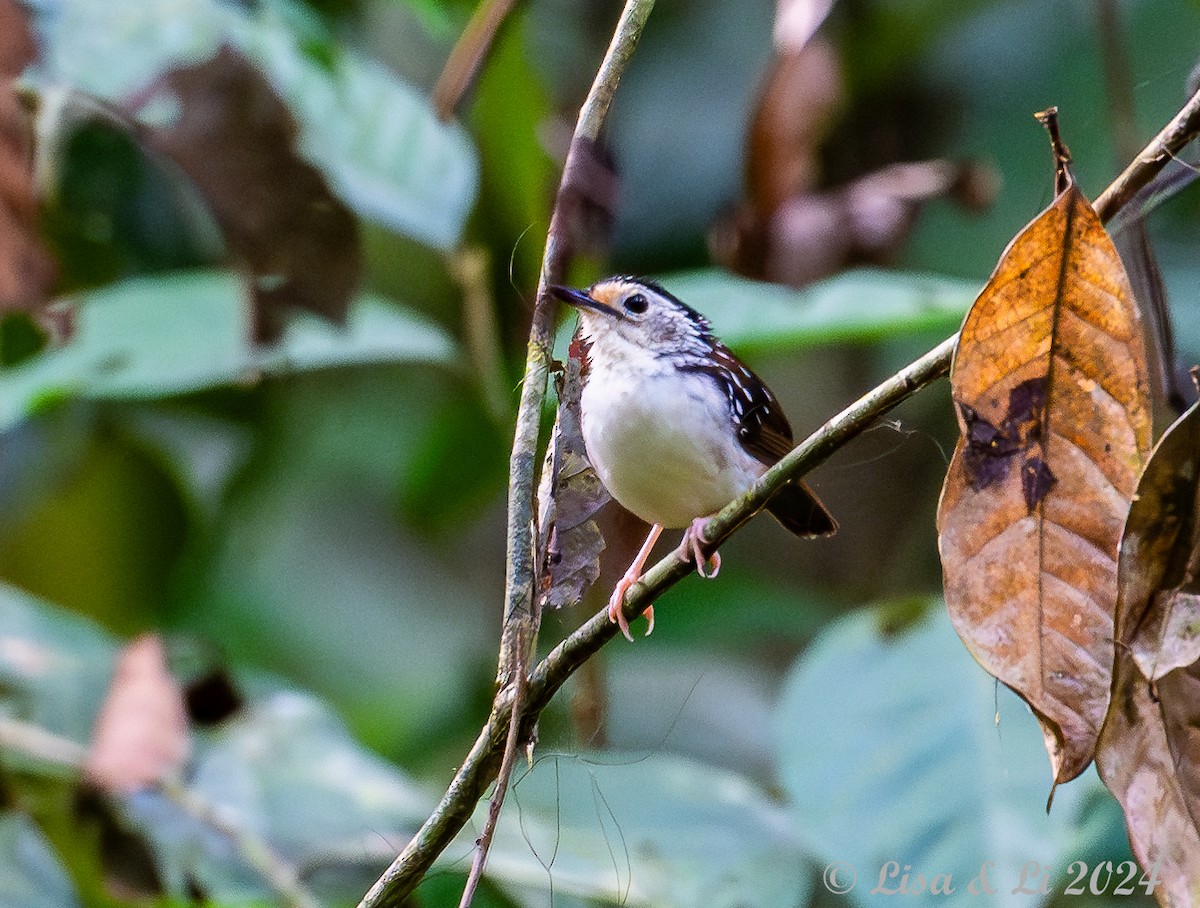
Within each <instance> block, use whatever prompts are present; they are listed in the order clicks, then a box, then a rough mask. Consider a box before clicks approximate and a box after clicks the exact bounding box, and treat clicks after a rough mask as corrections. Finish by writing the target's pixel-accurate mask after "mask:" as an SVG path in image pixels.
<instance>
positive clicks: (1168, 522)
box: [1117, 405, 1200, 681]
mask: <svg viewBox="0 0 1200 908" xmlns="http://www.w3.org/2000/svg"><path fill="white" fill-rule="evenodd" d="M1198 477H1200V406H1197V405H1193V406H1192V407H1191V409H1189V410H1188V411H1187V412H1186V413H1185V414H1184V415H1183V416H1181V417H1180V418H1179V419H1178V420H1176V421H1175V423H1174V424H1173V425H1172V426H1171V427H1170V428H1169V429H1168V430H1167V431H1166V432H1165V433H1164V434H1163V437H1162V439H1161V440H1160V441H1159V443H1158V445H1157V447H1155V449H1154V453H1153V454H1152V455H1151V457H1150V460H1149V462H1148V463H1147V464H1146V469H1145V470H1144V471H1143V472H1142V477H1141V479H1140V480H1139V482H1138V488H1137V495H1136V497H1135V499H1134V502H1133V505H1132V507H1131V508H1130V509H1129V518H1128V519H1127V520H1126V521H1125V531H1124V535H1123V537H1122V539H1121V565H1120V603H1119V607H1118V610H1117V640H1118V641H1119V642H1120V644H1121V645H1122V646H1125V647H1128V648H1129V650H1130V652H1131V653H1132V656H1133V659H1134V662H1135V663H1136V664H1137V666H1138V668H1139V669H1140V670H1141V672H1142V674H1143V675H1144V676H1145V677H1146V679H1147V680H1149V681H1157V680H1158V679H1159V678H1161V677H1163V676H1164V675H1166V674H1167V673H1168V672H1170V671H1172V670H1173V669H1176V668H1185V667H1187V666H1189V665H1191V664H1192V663H1193V662H1195V661H1196V660H1197V659H1200V577H1198V576H1197V574H1198V573H1200V539H1198V538H1197V531H1198V529H1200V526H1198V525H1197V513H1196V509H1197V507H1198V506H1200V501H1198V500H1197V494H1196V491H1197V481H1198Z"/></svg>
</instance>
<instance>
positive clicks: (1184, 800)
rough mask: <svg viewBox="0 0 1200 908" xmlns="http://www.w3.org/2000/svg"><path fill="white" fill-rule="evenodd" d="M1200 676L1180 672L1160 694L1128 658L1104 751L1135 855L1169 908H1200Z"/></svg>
mask: <svg viewBox="0 0 1200 908" xmlns="http://www.w3.org/2000/svg"><path fill="white" fill-rule="evenodd" d="M1197 727H1200V672H1198V670H1197V666H1192V667H1191V668H1188V669H1177V670H1175V671H1173V672H1171V673H1170V674H1168V675H1167V676H1166V677H1165V678H1163V679H1162V681H1160V682H1159V684H1158V685H1157V691H1156V690H1155V689H1154V687H1153V686H1152V685H1151V684H1150V682H1149V681H1147V680H1146V679H1145V678H1144V677H1143V676H1142V674H1141V672H1140V671H1139V670H1138V668H1137V666H1136V665H1135V664H1134V662H1133V659H1132V658H1131V657H1130V656H1129V655H1128V654H1126V653H1124V652H1122V653H1120V655H1119V658H1118V660H1117V667H1116V684H1115V685H1114V688H1113V701H1112V709H1111V711H1110V712H1109V716H1108V721H1107V722H1106V723H1105V725H1104V731H1103V733H1102V734H1101V736H1100V743H1099V747H1098V748H1097V750H1096V767H1097V768H1098V769H1099V770H1100V778H1102V779H1103V780H1104V784H1105V785H1107V786H1108V789H1109V790H1110V791H1111V792H1112V793H1113V794H1114V795H1115V796H1116V798H1117V800H1118V801H1120V803H1121V807H1122V808H1123V809H1124V811H1125V824H1126V827H1127V828H1128V830H1129V842H1130V845H1131V846H1132V848H1133V854H1134V856H1135V857H1136V858H1137V859H1138V863H1139V864H1141V865H1142V868H1143V869H1144V870H1145V871H1146V872H1147V873H1149V874H1152V875H1153V876H1154V877H1157V881H1158V882H1157V886H1156V888H1155V890H1154V896H1155V897H1156V898H1157V899H1158V901H1159V904H1161V905H1164V906H1181V905H1196V904H1200V825H1198V824H1197V819H1196V818H1197V816H1200V779H1198V778H1197V772H1198V770H1200V737H1198V732H1197Z"/></svg>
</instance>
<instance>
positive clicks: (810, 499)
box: [767, 480, 837, 536]
mask: <svg viewBox="0 0 1200 908" xmlns="http://www.w3.org/2000/svg"><path fill="white" fill-rule="evenodd" d="M767 510H768V511H770V512H771V516H772V517H774V518H775V519H776V520H778V521H779V522H780V523H781V524H783V527H784V529H787V530H791V531H792V532H793V533H795V534H796V535H797V536H832V535H833V534H834V533H836V532H837V521H836V520H834V519H833V515H832V514H830V513H829V510H828V509H827V508H826V507H825V505H824V504H822V503H821V499H819V498H818V497H817V496H816V493H815V492H813V490H812V489H810V488H809V487H808V486H807V485H805V484H804V483H803V482H801V481H799V480H796V481H794V482H789V483H788V484H787V485H785V486H784V487H783V488H782V489H780V490H779V491H778V492H776V493H775V495H774V496H773V497H772V498H771V500H770V501H769V502H767Z"/></svg>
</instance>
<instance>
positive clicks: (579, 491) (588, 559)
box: [538, 336, 610, 608]
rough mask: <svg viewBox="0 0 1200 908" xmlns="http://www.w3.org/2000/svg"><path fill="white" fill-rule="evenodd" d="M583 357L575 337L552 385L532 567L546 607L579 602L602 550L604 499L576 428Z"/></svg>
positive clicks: (580, 343)
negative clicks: (554, 394)
mask: <svg viewBox="0 0 1200 908" xmlns="http://www.w3.org/2000/svg"><path fill="white" fill-rule="evenodd" d="M586 357H587V353H586V348H585V345H584V343H583V341H582V340H581V339H580V338H579V337H578V336H576V337H575V338H574V339H573V340H572V342H571V355H570V356H569V357H568V358H567V364H566V369H565V374H564V375H563V376H562V379H561V380H560V382H559V385H558V398H559V404H558V417H557V419H556V420H555V423H554V432H553V434H552V436H551V438H550V445H549V447H548V448H547V450H546V463H545V466H544V467H543V468H542V481H541V484H540V485H539V487H538V528H539V532H538V564H539V565H540V578H541V597H542V598H541V601H542V605H543V606H544V607H546V608H562V607H563V606H565V605H573V604H574V603H576V602H579V601H580V600H582V598H583V595H584V593H586V592H587V590H588V588H589V587H591V585H592V584H593V583H595V582H596V578H597V577H599V576H600V553H601V552H602V551H604V536H603V535H602V534H601V533H600V529H599V527H597V526H596V521H595V519H594V518H595V516H596V513H597V512H598V511H599V510H600V509H601V508H602V507H604V505H605V504H606V503H608V501H609V499H610V496H609V494H608V491H607V490H606V489H605V488H604V484H603V483H601V482H600V477H599V476H597V475H596V471H595V470H593V469H592V465H591V464H590V463H589V462H588V459H587V452H586V450H585V449H584V444H583V429H582V427H581V426H580V412H579V396H580V393H581V391H582V383H583V371H584V369H585V368H586Z"/></svg>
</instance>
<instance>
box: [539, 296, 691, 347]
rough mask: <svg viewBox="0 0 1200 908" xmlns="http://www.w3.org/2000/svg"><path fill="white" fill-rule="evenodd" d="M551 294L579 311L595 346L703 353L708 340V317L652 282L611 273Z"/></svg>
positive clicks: (584, 326) (585, 329)
mask: <svg viewBox="0 0 1200 908" xmlns="http://www.w3.org/2000/svg"><path fill="white" fill-rule="evenodd" d="M550 292H551V293H552V294H553V295H554V296H555V297H556V298H558V299H560V300H562V301H563V302H564V303H569V304H570V305H572V306H574V307H575V308H576V309H578V310H579V314H580V317H581V318H582V320H583V333H584V334H585V335H586V336H587V338H588V340H589V341H591V343H592V345H593V348H595V347H599V348H600V349H601V350H605V349H610V350H615V349H618V348H621V347H625V346H626V345H632V346H633V347H636V348H640V349H641V350H644V351H646V352H649V353H652V354H656V355H663V354H667V355H670V354H672V353H688V352H697V353H698V352H701V351H702V350H704V349H705V348H706V347H707V345H708V344H709V343H710V342H711V340H712V329H711V328H710V326H709V324H708V319H706V318H705V317H704V316H702V315H701V314H700V313H699V312H697V311H696V310H695V309H693V308H691V307H690V306H688V305H687V304H685V303H683V302H682V301H681V300H679V299H677V298H676V297H674V296H672V295H671V294H670V293H668V292H667V291H666V290H664V289H663V288H662V287H660V286H659V285H658V284H656V283H654V282H653V281H648V280H644V279H642V278H634V277H610V278H605V279H604V280H602V281H598V282H597V283H595V284H593V285H592V286H591V287H589V288H588V289H587V290H575V289H573V288H570V287H551V288H550Z"/></svg>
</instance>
